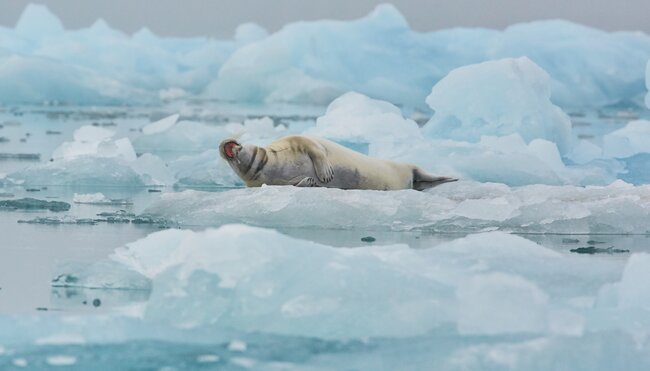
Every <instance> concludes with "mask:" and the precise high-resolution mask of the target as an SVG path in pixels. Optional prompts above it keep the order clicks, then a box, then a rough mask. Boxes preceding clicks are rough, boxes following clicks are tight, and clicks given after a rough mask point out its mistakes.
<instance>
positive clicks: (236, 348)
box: [228, 340, 248, 352]
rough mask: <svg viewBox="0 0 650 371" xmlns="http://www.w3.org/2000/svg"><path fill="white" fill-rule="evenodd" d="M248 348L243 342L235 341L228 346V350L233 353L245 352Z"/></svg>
mask: <svg viewBox="0 0 650 371" xmlns="http://www.w3.org/2000/svg"><path fill="white" fill-rule="evenodd" d="M247 348H248V347H247V345H246V343H245V342H243V341H241V340H233V341H231V342H230V344H228V350H229V351H231V352H245V351H246V349H247Z"/></svg>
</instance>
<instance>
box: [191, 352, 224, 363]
mask: <svg viewBox="0 0 650 371" xmlns="http://www.w3.org/2000/svg"><path fill="white" fill-rule="evenodd" d="M196 362H198V363H214V362H219V356H218V355H216V354H201V355H200V356H198V357H196Z"/></svg>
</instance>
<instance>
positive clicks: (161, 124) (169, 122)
mask: <svg viewBox="0 0 650 371" xmlns="http://www.w3.org/2000/svg"><path fill="white" fill-rule="evenodd" d="M179 117H180V115H179V114H178V113H176V114H173V115H171V116H167V117H165V118H164V119H161V120H158V121H156V122H152V123H150V124H148V125H146V126H145V127H143V128H142V133H143V134H145V135H151V134H155V133H161V132H163V131H165V130H167V129H169V128H171V127H172V126H174V124H176V121H178V118H179Z"/></svg>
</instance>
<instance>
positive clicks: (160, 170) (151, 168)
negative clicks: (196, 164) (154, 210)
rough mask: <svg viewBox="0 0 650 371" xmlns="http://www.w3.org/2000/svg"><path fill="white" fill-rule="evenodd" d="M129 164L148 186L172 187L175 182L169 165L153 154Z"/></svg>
mask: <svg viewBox="0 0 650 371" xmlns="http://www.w3.org/2000/svg"><path fill="white" fill-rule="evenodd" d="M128 164H129V166H130V167H131V169H133V171H135V172H136V173H138V175H140V178H142V181H143V182H144V183H145V184H146V185H172V184H174V182H175V178H174V173H173V172H172V170H171V169H170V167H169V166H168V165H167V163H166V162H165V161H163V160H162V159H161V158H160V157H158V156H156V155H152V154H151V153H145V154H143V155H142V156H140V157H138V158H137V159H136V160H135V161H133V162H129V163H128Z"/></svg>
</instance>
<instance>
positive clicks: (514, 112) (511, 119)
mask: <svg viewBox="0 0 650 371" xmlns="http://www.w3.org/2000/svg"><path fill="white" fill-rule="evenodd" d="M426 102H427V104H428V105H429V107H431V109H432V110H433V111H434V112H435V114H434V115H433V117H432V118H431V120H429V122H428V123H427V124H426V125H425V126H424V133H425V134H426V135H428V136H430V137H434V138H448V139H454V140H463V141H468V142H477V141H479V140H480V139H481V137H482V136H506V135H511V134H519V135H520V136H521V137H522V138H523V139H524V140H525V141H526V142H527V143H530V142H531V141H532V140H533V139H545V140H547V141H550V142H553V143H555V144H556V145H557V147H558V149H559V150H560V152H561V153H566V152H567V151H568V149H569V145H570V143H569V141H570V140H571V120H570V119H569V116H567V115H566V114H565V113H564V112H563V111H562V110H561V109H560V108H559V107H557V106H555V105H554V104H553V103H552V102H551V86H550V77H549V75H548V74H547V73H546V72H545V71H544V70H542V69H541V68H540V67H539V66H537V65H536V64H535V63H533V62H532V61H531V60H530V59H528V58H526V57H522V58H518V59H502V60H498V61H490V62H484V63H480V64H475V65H469V66H465V67H460V68H457V69H455V70H453V71H451V72H450V73H449V74H448V75H447V76H445V77H444V78H443V79H442V80H440V81H439V82H438V83H436V85H434V86H433V89H432V90H431V94H430V95H429V96H428V97H427V99H426Z"/></svg>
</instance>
